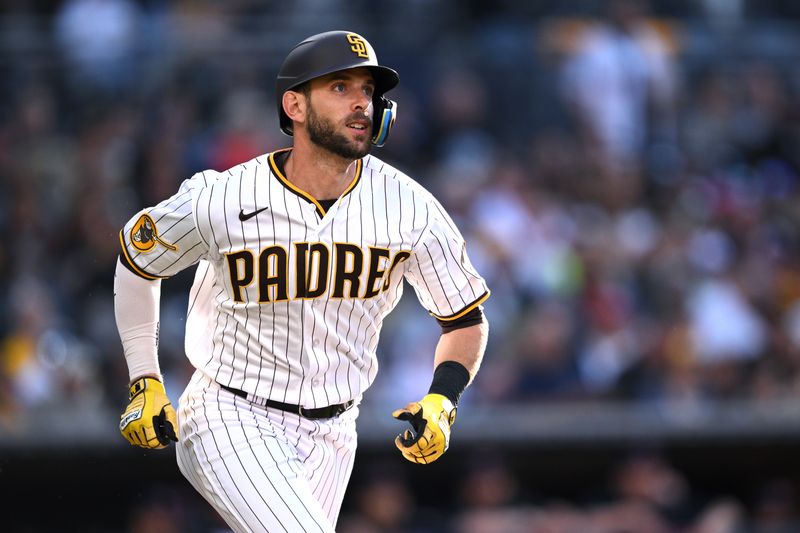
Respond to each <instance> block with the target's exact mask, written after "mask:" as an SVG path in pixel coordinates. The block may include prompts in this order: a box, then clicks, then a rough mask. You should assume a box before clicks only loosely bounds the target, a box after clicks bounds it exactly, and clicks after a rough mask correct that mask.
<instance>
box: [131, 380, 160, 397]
mask: <svg viewBox="0 0 800 533" xmlns="http://www.w3.org/2000/svg"><path fill="white" fill-rule="evenodd" d="M148 381H155V382H156V383H158V385H160V386H161V389H162V390H163V389H164V385H162V384H161V382H160V381H158V380H157V379H156V378H148V377H144V378H139V379H137V380H136V381H134V382H133V383H132V384H131V388H130V390H129V391H128V400H129V401H130V400H133V399H134V398H135V397H136V396H138V395H139V394H141V393H143V392H144V391H145V390H147V388H148Z"/></svg>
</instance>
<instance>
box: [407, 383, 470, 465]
mask: <svg viewBox="0 0 800 533" xmlns="http://www.w3.org/2000/svg"><path fill="white" fill-rule="evenodd" d="M392 416H393V417H395V418H396V419H398V420H405V421H407V422H408V423H410V424H411V429H407V430H405V431H404V432H403V433H401V434H400V435H398V436H397V438H395V439H394V444H395V446H397V449H398V450H400V452H402V454H403V457H405V458H406V459H408V460H409V461H411V462H412V463H417V464H428V463H432V462H434V461H435V460H436V459H438V458H439V457H441V456H442V454H443V453H444V452H446V451H447V447H448V446H449V445H450V426H452V425H453V422H455V420H456V408H455V406H454V405H453V402H451V401H450V400H449V399H447V397H446V396H442V395H441V394H428V395H426V396H425V397H424V398H422V399H421V400H420V401H418V402H412V403H410V404H408V405H406V406H405V407H404V408H403V409H397V410H396V411H394V412H393V413H392Z"/></svg>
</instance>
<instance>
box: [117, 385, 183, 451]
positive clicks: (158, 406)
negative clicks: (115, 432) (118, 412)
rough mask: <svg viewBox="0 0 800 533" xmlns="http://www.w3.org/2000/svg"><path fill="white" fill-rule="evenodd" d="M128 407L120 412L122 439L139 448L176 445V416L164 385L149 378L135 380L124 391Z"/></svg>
mask: <svg viewBox="0 0 800 533" xmlns="http://www.w3.org/2000/svg"><path fill="white" fill-rule="evenodd" d="M128 398H129V402H128V407H127V408H126V409H125V412H124V413H122V416H121V417H120V421H119V430H120V432H121V433H122V436H123V437H125V438H126V439H127V440H128V442H130V443H131V444H133V445H134V446H139V447H140V448H164V447H166V446H167V444H169V442H170V441H173V442H177V441H178V434H177V428H178V423H177V417H176V416H175V409H174V408H173V407H172V404H171V403H170V401H169V397H168V396H167V393H166V391H165V390H164V384H163V383H161V382H160V381H159V380H157V379H155V378H152V377H143V378H140V379H137V380H136V381H134V382H133V383H132V384H131V387H130V390H129V392H128Z"/></svg>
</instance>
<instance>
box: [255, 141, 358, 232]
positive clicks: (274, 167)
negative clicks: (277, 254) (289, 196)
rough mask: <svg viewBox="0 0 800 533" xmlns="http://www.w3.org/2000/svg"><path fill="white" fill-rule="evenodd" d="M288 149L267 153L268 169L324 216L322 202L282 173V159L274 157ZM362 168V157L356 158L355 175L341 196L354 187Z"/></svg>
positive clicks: (282, 183)
mask: <svg viewBox="0 0 800 533" xmlns="http://www.w3.org/2000/svg"><path fill="white" fill-rule="evenodd" d="M289 150H291V148H283V149H281V150H276V151H274V152H272V153H271V154H269V158H268V161H269V168H270V170H271V171H272V173H273V174H274V175H275V177H276V178H278V181H279V182H280V183H281V185H283V186H284V187H286V188H287V189H289V190H290V191H292V192H293V193H294V194H296V195H297V196H299V197H300V198H302V199H304V200H305V201H307V202H310V203H312V204H314V205H315V206H316V208H317V212H318V213H319V216H321V217H324V216H325V213H326V210H325V208H324V207H323V206H322V204H320V203H319V202H318V201H317V199H316V198H314V197H313V196H311V195H310V194H308V193H307V192H306V191H304V190H303V189H301V188H299V187H297V186H296V185H294V184H293V183H292V182H291V181H289V180H288V179H287V178H286V175H285V174H284V170H283V161H284V160H281V161H278V160H277V159H276V157H275V156H276V155H280V154H283V153H286V152H288V151H289ZM287 155H288V154H287ZM363 168H364V161H363V159H359V160H357V161H356V172H355V176H353V181H351V182H350V184H349V185H348V186H347V188H346V189H345V190H344V192H343V193H342V194H341V196H344V195H346V194H348V193H349V192H350V191H352V190H353V189H354V188H355V186H356V185H357V184H358V182H359V180H360V179H361V171H362V169H363ZM341 196H340V197H341Z"/></svg>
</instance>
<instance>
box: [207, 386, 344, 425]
mask: <svg viewBox="0 0 800 533" xmlns="http://www.w3.org/2000/svg"><path fill="white" fill-rule="evenodd" d="M220 387H222V388H223V389H225V390H226V391H228V392H230V393H232V394H235V395H236V396H239V397H241V398H244V399H245V400H248V401H250V402H253V403H257V404H259V405H262V406H264V407H274V408H275V409H280V410H281V411H286V412H287V413H294V414H296V415H300V416H302V417H303V418H308V419H309V420H318V419H320V418H333V417H335V416H339V415H340V414H342V413H344V412H345V411H347V410H348V409H350V408H351V407H353V404H354V403H355V402H354V401H353V400H350V401H347V402H345V403H337V404H335V405H329V406H327V407H317V408H315V409H306V408H305V407H303V406H302V405H294V404H291V403H283V402H278V401H275V400H270V399H268V398H261V397H260V396H255V395H253V394H248V393H246V392H245V391H243V390H239V389H234V388H233V387H227V386H225V385H222V384H220Z"/></svg>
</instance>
